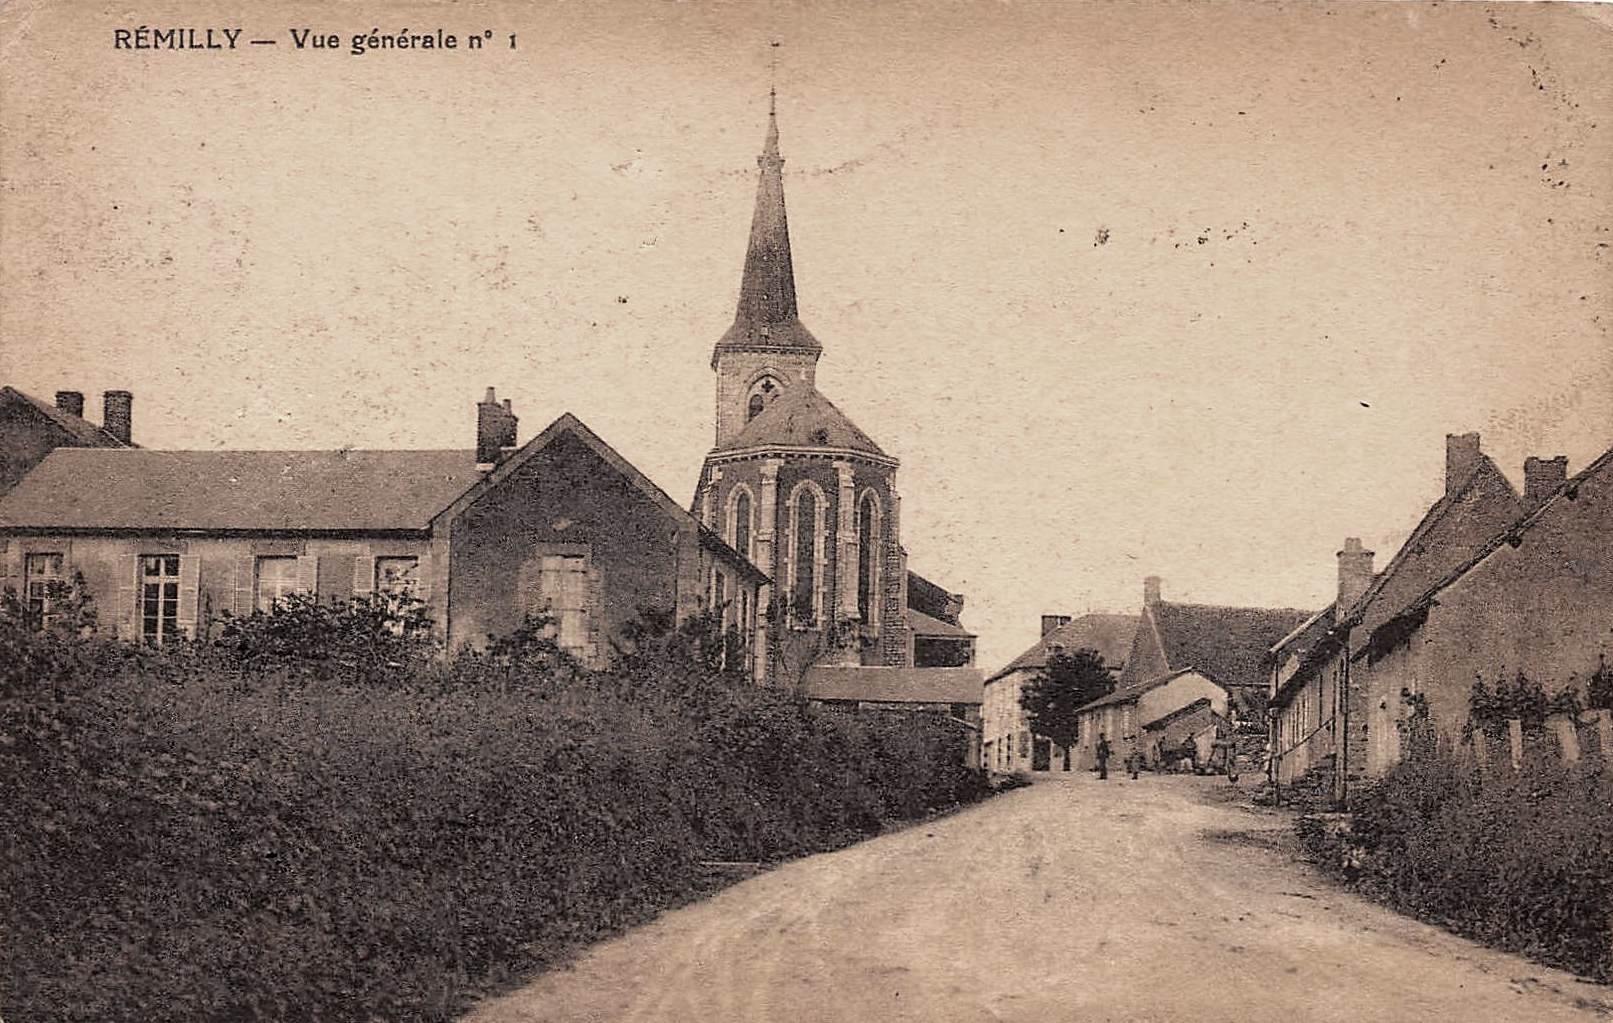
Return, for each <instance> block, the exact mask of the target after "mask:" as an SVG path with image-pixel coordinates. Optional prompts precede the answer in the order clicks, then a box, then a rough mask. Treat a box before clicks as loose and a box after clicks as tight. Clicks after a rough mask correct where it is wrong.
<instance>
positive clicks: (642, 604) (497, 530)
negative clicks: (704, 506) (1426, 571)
mask: <svg viewBox="0 0 1613 1023" xmlns="http://www.w3.org/2000/svg"><path fill="white" fill-rule="evenodd" d="M449 535H450V537H451V556H452V567H451V575H452V585H451V591H450V595H449V601H448V621H449V632H448V641H449V643H450V645H451V646H454V647H458V646H462V645H465V644H471V645H479V644H482V643H485V642H486V641H487V637H488V636H489V635H493V636H498V635H504V634H507V633H509V632H512V631H513V630H515V629H516V628H517V627H519V626H520V624H521V622H522V620H523V618H524V617H525V615H526V614H527V613H528V612H529V611H530V612H536V611H538V610H540V603H541V601H540V599H539V597H538V593H537V585H538V584H537V579H538V571H537V567H538V565H539V563H540V561H541V558H542V557H543V556H544V555H545V554H563V553H586V554H587V555H588V557H589V564H590V567H591V569H592V570H594V571H595V572H596V573H597V578H596V580H595V585H597V596H596V599H597V612H598V613H597V617H596V619H595V620H594V623H593V631H594V632H595V633H596V635H595V637H594V641H595V643H596V645H597V648H598V650H599V652H600V654H601V655H602V656H603V655H604V654H605V652H606V651H608V649H609V641H610V639H611V637H613V636H617V635H619V634H620V632H621V628H622V626H624V625H626V624H627V623H628V622H629V621H632V620H633V619H635V618H637V617H638V615H639V613H640V611H641V610H642V609H646V608H656V609H661V610H665V611H673V610H675V609H676V610H678V611H679V612H680V613H688V612H689V611H690V610H692V609H698V607H699V606H700V603H701V594H703V593H704V592H705V589H706V579H707V578H708V577H709V572H710V564H711V563H710V561H709V558H708V556H707V555H705V554H704V552H703V551H702V550H701V548H700V544H699V542H698V538H697V536H696V534H695V533H694V531H693V530H692V528H682V527H680V526H679V525H678V524H677V523H676V522H675V521H673V520H672V519H670V518H669V517H668V515H667V511H666V509H665V508H664V507H662V506H661V505H659V504H657V503H656V502H655V501H653V500H652V499H651V498H650V497H649V496H648V495H646V494H645V493H643V491H641V490H640V489H639V488H638V487H637V486H636V485H634V484H633V483H632V482H631V481H630V480H628V479H626V478H625V477H623V476H622V475H620V474H619V473H618V472H617V471H616V470H615V469H614V468H612V467H611V466H610V465H608V464H607V463H606V462H605V461H604V459H602V458H600V457H599V456H598V455H597V454H595V453H594V451H593V449H591V448H590V447H589V446H588V445H586V444H585V443H583V442H582V441H581V440H579V439H578V438H576V437H574V436H571V435H569V434H563V435H561V436H559V437H557V438H556V439H555V440H554V441H553V442H552V443H551V444H550V445H549V446H548V447H546V448H544V449H543V450H542V451H539V452H537V453H536V454H534V455H533V456H532V457H531V458H530V459H528V460H527V461H526V462H525V463H524V464H523V465H521V466H520V467H519V468H518V469H517V470H516V471H515V472H514V473H512V474H511V475H510V476H509V477H507V478H506V479H504V480H503V481H501V482H500V483H499V484H498V485H497V486H496V487H493V488H491V489H490V490H488V491H487V492H486V493H485V494H483V495H482V496H481V498H480V499H479V500H477V501H476V502H475V503H474V504H472V505H471V506H470V507H469V508H467V509H466V510H465V511H463V512H462V513H461V514H460V515H459V516H458V518H456V519H455V520H454V522H453V523H452V524H451V527H450V534H449ZM680 589H681V590H682V595H683V600H682V601H681V602H680V599H679V597H680Z"/></svg>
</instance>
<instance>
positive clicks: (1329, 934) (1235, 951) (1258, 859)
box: [469, 775, 1613, 1023]
mask: <svg viewBox="0 0 1613 1023" xmlns="http://www.w3.org/2000/svg"><path fill="white" fill-rule="evenodd" d="M1225 784H1226V783H1225V782H1224V781H1221V780H1218V779H1208V778H1191V777H1147V776H1145V777H1144V778H1143V779H1142V780H1140V781H1137V782H1130V781H1124V780H1113V779H1112V780H1110V781H1109V782H1099V781H1098V780H1097V779H1096V778H1093V777H1091V776H1088V775H1077V776H1069V775H1058V776H1054V777H1052V778H1050V779H1048V780H1045V781H1039V782H1038V783H1037V784H1035V785H1033V786H1032V787H1030V788H1028V789H1021V790H1018V791H1015V792H1011V793H1007V794H1005V795H1002V796H999V797H997V798H995V799H992V800H990V801H988V802H986V803H984V804H982V805H980V806H976V807H972V808H970V809H968V810H965V811H963V812H962V813H958V814H956V815H953V816H951V817H947V818H943V819H940V820H936V821H933V822H931V823H928V824H921V825H918V826H916V827H911V828H907V829H905V830H902V831H899V832H896V833H893V834H889V835H885V836H882V837H880V838H876V839H873V840H871V841H867V842H864V843H861V844H860V845H856V846H853V847H851V848H848V849H844V850H841V851H839V852H835V853H829V854H825V855H821V856H814V857H810V858H808V859H804V860H800V861H797V862H794V863H790V864H787V865H785V866H782V867H780V868H778V869H776V870H772V871H769V872H767V873H764V874H761V875H759V876H757V877H754V878H752V879H750V880H748V881H745V882H744V883H742V884H739V885H736V886H734V887H732V888H729V889H727V890H725V891H723V892H721V893H720V894H718V895H717V896H715V897H714V898H712V899H710V900H708V901H706V902H702V903H699V904H697V905H693V906H689V907H686V908H684V909H681V910H678V911H676V912H673V913H669V914H667V915H665V916H663V917H661V918H660V919H658V920H656V921H655V922H653V923H651V924H649V925H646V926H644V927H640V928H638V929H636V930H633V931H631V932H629V933H627V934H625V935H623V936H621V937H619V938H617V939H614V940H612V941H608V942H605V943H602V944H600V945H598V946H595V947H594V948H593V949H591V950H590V951H589V952H587V953H586V954H584V955H583V956H581V957H580V958H579V959H578V960H577V961H576V962H574V963H573V964H571V965H570V966H567V967H562V968H560V969H557V970H555V971H553V972H550V973H548V974H545V975H543V976H540V977H538V978H536V979H535V980H534V981H533V982H532V983H530V984H529V985H527V986H526V987H523V988H521V989H519V990H516V991H514V992H513V993H511V994H508V995H505V996H503V997H500V998H497V999H494V1000H491V1001H488V1002H485V1003H483V1004H482V1005H481V1006H480V1007H478V1009H477V1010H476V1011H475V1012H473V1013H472V1014H471V1016H470V1017H469V1019H471V1020H473V1021H475V1023H532V1021H537V1020H544V1021H565V1023H606V1021H611V1023H675V1021H683V1020H689V1021H700V1023H729V1021H732V1023H785V1021H825V1023H828V1021H845V1023H869V1021H890V1020H912V1021H915V1023H943V1021H960V1023H961V1021H968V1023H975V1021H985V1020H1016V1021H1017V1020H1025V1021H1045V1023H1064V1021H1070V1023H1075V1021H1080V1023H1089V1021H1090V1023H1099V1021H1114V1023H1121V1021H1126V1023H1131V1021H1136V1023H1143V1021H1148V1023H1153V1021H1159V1023H1215V1021H1226V1023H1234V1021H1235V1023H1258V1021H1265V1020H1272V1021H1277V1020H1281V1021H1284V1023H1295V1021H1305V1023H1310V1021H1331V1020H1337V1021H1341V1023H1345V1021H1348V1023H1360V1021H1389V1020H1407V1021H1416V1023H1440V1021H1444V1020H1461V1021H1473V1023H1478V1021H1484V1023H1490V1021H1514V1020H1515V1021H1518V1023H1552V1021H1558V1020H1565V1021H1566V1020H1574V1021H1586V1020H1603V1021H1606V1020H1613V988H1607V987H1601V986H1596V985H1592V984H1586V983H1583V982H1580V981H1576V980H1575V979H1574V978H1573V977H1572V976H1570V975H1568V974H1565V973H1561V972H1558V971H1554V970H1550V969H1546V968H1544V967H1541V966H1537V965H1534V964H1532V963H1530V962H1528V961H1526V960H1523V959H1519V958H1517V957H1514V956H1510V955H1506V954H1503V953H1499V952H1493V951H1490V950H1487V949H1484V948H1480V947H1479V946H1476V945H1473V944H1471V943H1469V942H1466V941H1463V940H1461V939H1459V938H1456V937H1453V936H1451V935H1449V934H1446V933H1445V932H1443V931H1440V930H1438V929H1436V928H1433V927H1429V926H1425V925H1423V924H1420V923H1417V922H1416V921H1413V920H1409V919H1406V918H1403V917H1400V916H1398V915H1396V914H1394V913H1391V912H1389V911H1388V910H1386V909H1383V908H1381V907H1378V906H1374V905H1371V904H1369V903H1367V902H1364V901H1362V900H1360V899H1357V898H1355V897H1353V896H1350V895H1347V894H1345V893H1343V892H1340V891H1338V890H1336V889H1334V888H1333V887H1331V886H1330V885H1328V884H1327V883H1326V882H1325V881H1324V880H1322V879H1321V878H1320V877H1319V876H1317V875H1316V874H1315V873H1314V872H1313V871H1312V870H1310V869H1309V868H1307V867H1305V866H1303V865H1301V864H1299V863H1297V862H1296V860H1295V858H1294V856H1293V854H1292V852H1291V851H1290V850H1289V848H1288V847H1287V842H1286V839H1285V835H1286V832H1285V829H1286V826H1287V824H1286V818H1285V817H1284V816H1282V815H1279V814H1277V813H1275V812H1261V811H1255V810H1251V809H1246V808H1243V807H1240V806H1238V805H1234V804H1233V803H1230V802H1227V801H1225V800H1222V799H1220V798H1218V797H1219V796H1220V795H1222V793H1221V792H1220V791H1219V790H1218V789H1217V786H1221V787H1223V788H1224V787H1225Z"/></svg>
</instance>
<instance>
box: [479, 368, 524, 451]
mask: <svg viewBox="0 0 1613 1023" xmlns="http://www.w3.org/2000/svg"><path fill="white" fill-rule="evenodd" d="M519 422H520V420H519V419H518V418H516V415H515V410H514V409H513V408H512V407H511V404H510V399H508V398H505V399H504V403H503V404H502V405H501V404H499V400H498V395H496V394H495V393H494V392H493V388H491V387H489V388H488V389H487V396H486V397H485V398H483V399H482V400H481V401H480V402H478V403H477V405H476V464H477V465H483V466H489V467H491V466H493V465H495V464H497V463H498V461H499V459H501V458H503V457H504V452H505V450H506V449H509V448H513V447H515V428H516V425H517V424H518V423H519Z"/></svg>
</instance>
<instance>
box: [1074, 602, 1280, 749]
mask: <svg viewBox="0 0 1613 1023" xmlns="http://www.w3.org/2000/svg"><path fill="white" fill-rule="evenodd" d="M1310 617H1311V613H1310V612H1308V611H1296V610H1294V609H1292V608H1263V607H1226V606H1220V605H1214V604H1179V603H1175V602H1172V601H1167V600H1165V599H1163V597H1162V596H1161V594H1160V579H1159V577H1158V576H1149V577H1148V578H1146V579H1144V580H1143V606H1142V613H1141V615H1140V616H1139V619H1138V623H1137V630H1136V633H1135V635H1134V636H1133V639H1132V645H1131V650H1130V651H1129V652H1128V653H1127V655H1126V666H1125V668H1124V669H1123V670H1122V671H1121V672H1120V677H1119V679H1118V680H1117V686H1116V690H1115V692H1114V693H1112V694H1111V695H1110V696H1108V697H1105V698H1104V699H1102V700H1098V701H1094V703H1093V704H1088V707H1089V708H1093V709H1095V710H1098V711H1102V712H1103V718H1102V727H1101V728H1100V729H1099V732H1101V733H1102V734H1104V735H1106V736H1107V738H1108V740H1109V745H1110V748H1111V749H1112V750H1113V751H1114V755H1115V756H1116V757H1119V758H1124V757H1125V756H1126V755H1127V754H1129V753H1131V752H1133V751H1137V752H1141V753H1143V754H1144V757H1145V759H1147V760H1148V762H1150V763H1152V762H1154V758H1155V751H1156V750H1157V748H1158V744H1159V743H1160V742H1161V741H1162V740H1164V739H1166V738H1167V734H1166V729H1167V728H1169V729H1170V732H1169V737H1174V738H1180V737H1181V733H1183V732H1184V731H1187V732H1191V734H1193V735H1194V736H1197V735H1199V734H1200V733H1201V732H1202V731H1203V728H1202V727H1201V719H1203V720H1204V721H1209V722H1210V723H1211V727H1212V729H1213V723H1214V722H1213V718H1212V717H1209V716H1207V715H1213V717H1219V718H1222V719H1224V720H1225V722H1226V723H1227V725H1228V726H1229V727H1233V728H1238V727H1239V726H1242V727H1244V728H1246V729H1247V728H1248V727H1249V726H1250V723H1255V725H1254V727H1255V728H1256V729H1257V730H1258V731H1260V732H1261V733H1262V734H1263V732H1264V726H1263V725H1260V724H1259V722H1262V721H1264V717H1265V709H1266V696H1267V693H1268V692H1269V689H1270V684H1271V683H1270V675H1269V666H1268V660H1267V658H1268V653H1269V651H1270V649H1271V646H1272V644H1274V643H1275V642H1276V641H1277V640H1279V639H1281V638H1282V637H1283V636H1284V635H1286V634H1288V633H1289V632H1291V631H1292V630H1293V629H1294V627H1295V626H1297V625H1299V624H1300V623H1301V622H1304V621H1305V620H1307V619H1308V618H1310ZM1167 682H1169V683H1170V684H1169V685H1165V683H1167ZM1201 682H1202V683H1205V684H1208V685H1209V686H1214V687H1215V688H1217V689H1219V690H1220V692H1221V696H1220V697H1215V696H1214V695H1213V694H1212V693H1210V692H1208V690H1207V689H1205V688H1204V686H1203V685H1201V684H1200V683H1201ZM1145 694H1147V695H1148V696H1149V698H1148V700H1147V701H1146V702H1144V701H1143V699H1142V697H1143V696H1144V695H1145ZM1117 697H1118V699H1117ZM1201 698H1209V699H1210V704H1209V705H1207V706H1205V707H1199V708H1193V707H1192V704H1194V703H1195V702H1196V701H1198V700H1199V699H1201ZM1134 705H1135V709H1134V710H1132V711H1130V712H1129V713H1128V708H1133V706H1134ZM1085 711H1086V708H1083V724H1082V728H1081V734H1080V736H1079V737H1078V739H1077V755H1076V757H1075V759H1076V761H1077V765H1078V766H1080V767H1083V768H1085V767H1090V766H1092V764H1093V763H1094V762H1095V760H1096V750H1097V743H1098V732H1093V731H1092V730H1091V729H1090V728H1088V727H1087V726H1086V721H1087V720H1088V719H1089V716H1087V715H1086V714H1085ZM1173 715H1175V716H1174V717H1173ZM1194 715H1197V716H1194ZM1093 720H1095V719H1093ZM1144 726H1149V728H1148V729H1147V730H1145V728H1144ZM1195 728H1196V729H1197V730H1194V729H1195ZM1248 745H1249V744H1248V743H1245V742H1242V741H1240V742H1239V753H1240V754H1241V755H1245V756H1247V755H1250V754H1252V753H1253V752H1255V751H1254V750H1252V749H1249V748H1247V747H1248Z"/></svg>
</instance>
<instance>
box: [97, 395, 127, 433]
mask: <svg viewBox="0 0 1613 1023" xmlns="http://www.w3.org/2000/svg"><path fill="white" fill-rule="evenodd" d="M101 429H103V430H105V431H106V432H107V433H110V434H111V435H112V436H114V437H116V438H117V439H118V440H120V441H122V442H123V443H125V444H132V443H134V440H133V437H134V433H133V429H134V395H132V394H130V393H129V392H128V391H107V392H106V393H105V394H104V395H102V396H101Z"/></svg>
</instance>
